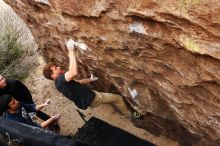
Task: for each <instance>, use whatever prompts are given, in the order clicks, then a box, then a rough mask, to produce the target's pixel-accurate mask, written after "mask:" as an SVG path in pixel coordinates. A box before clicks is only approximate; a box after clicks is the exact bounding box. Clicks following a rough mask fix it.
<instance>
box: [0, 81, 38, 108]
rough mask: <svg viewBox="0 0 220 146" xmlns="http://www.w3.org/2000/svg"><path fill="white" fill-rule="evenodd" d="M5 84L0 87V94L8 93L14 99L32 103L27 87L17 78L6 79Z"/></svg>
mask: <svg viewBox="0 0 220 146" xmlns="http://www.w3.org/2000/svg"><path fill="white" fill-rule="evenodd" d="M6 83H7V85H6V86H5V88H4V89H0V96H1V95H3V94H9V95H11V96H12V97H14V98H15V99H16V100H18V101H21V102H25V103H30V104H33V103H34V102H33V99H32V96H31V93H30V91H29V90H28V88H27V87H26V86H25V85H24V84H22V83H21V82H20V81H18V80H10V79H7V80H6Z"/></svg>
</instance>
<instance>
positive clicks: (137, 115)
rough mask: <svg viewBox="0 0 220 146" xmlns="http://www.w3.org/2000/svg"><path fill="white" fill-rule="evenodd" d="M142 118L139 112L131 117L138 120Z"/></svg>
mask: <svg viewBox="0 0 220 146" xmlns="http://www.w3.org/2000/svg"><path fill="white" fill-rule="evenodd" d="M140 117H141V114H140V113H138V112H137V111H135V112H133V113H132V115H131V118H132V119H138V118H140Z"/></svg>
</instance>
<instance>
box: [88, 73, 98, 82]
mask: <svg viewBox="0 0 220 146" xmlns="http://www.w3.org/2000/svg"><path fill="white" fill-rule="evenodd" d="M98 79H99V78H98V77H95V76H94V75H93V74H91V77H90V80H91V81H96V80H98Z"/></svg>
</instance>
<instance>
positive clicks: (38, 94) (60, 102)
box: [25, 57, 178, 146]
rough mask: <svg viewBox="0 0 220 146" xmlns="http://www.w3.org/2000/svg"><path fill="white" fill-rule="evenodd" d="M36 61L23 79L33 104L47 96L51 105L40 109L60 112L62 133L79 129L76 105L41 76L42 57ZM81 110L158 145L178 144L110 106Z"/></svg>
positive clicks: (45, 98) (172, 145) (173, 145)
mask: <svg viewBox="0 0 220 146" xmlns="http://www.w3.org/2000/svg"><path fill="white" fill-rule="evenodd" d="M38 62H39V63H38V66H37V67H36V68H35V69H34V70H33V71H32V72H31V74H30V76H29V77H28V78H27V79H26V81H25V84H26V85H27V86H28V88H29V89H30V90H31V93H32V95H33V98H34V101H35V103H36V104H39V103H42V102H44V101H46V100H47V99H51V100H52V102H51V104H50V105H49V106H48V107H46V108H45V109H43V111H45V112H46V113H47V114H49V115H52V114H56V113H60V114H61V118H60V119H59V124H60V126H61V133H62V134H64V135H67V134H75V133H76V132H77V131H78V128H80V127H82V126H83V125H84V121H83V120H82V119H81V117H80V116H79V114H78V112H77V111H76V110H77V107H76V106H75V105H74V103H73V102H71V101H70V100H68V99H67V98H66V97H64V96H62V95H61V94H60V93H59V92H58V91H57V90H56V88H55V85H54V82H53V81H50V80H47V79H45V78H44V77H43V75H42V68H43V66H44V65H45V62H44V61H43V59H42V58H41V57H39V59H38ZM80 111H81V112H82V113H83V114H85V115H86V119H89V118H90V117H92V116H95V117H97V118H100V119H102V120H104V121H107V122H108V123H109V124H111V125H114V126H116V127H119V128H121V129H124V130H126V131H128V132H130V133H132V134H134V135H136V136H138V137H140V138H142V139H145V140H148V141H150V142H152V143H154V144H156V145H158V146H178V144H177V143H176V142H174V141H172V140H169V139H168V138H166V137H163V136H160V137H156V136H154V135H151V134H149V133H148V132H147V131H145V130H143V129H140V128H137V127H135V126H134V125H133V123H131V121H129V120H128V119H126V118H124V117H122V116H121V115H120V114H119V113H117V112H116V111H115V110H114V109H113V108H112V106H110V105H102V106H99V107H97V108H94V109H88V110H86V111H84V110H80Z"/></svg>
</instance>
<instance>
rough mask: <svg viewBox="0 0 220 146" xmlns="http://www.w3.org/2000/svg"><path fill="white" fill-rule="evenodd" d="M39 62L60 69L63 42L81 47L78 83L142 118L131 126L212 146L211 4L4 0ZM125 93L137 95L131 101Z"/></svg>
mask: <svg viewBox="0 0 220 146" xmlns="http://www.w3.org/2000/svg"><path fill="white" fill-rule="evenodd" d="M5 1H6V2H7V3H8V4H10V5H11V6H12V7H13V9H14V10H15V11H16V12H17V14H18V15H19V16H20V17H22V18H23V19H24V20H25V21H26V22H27V24H28V26H29V28H30V29H31V31H32V33H33V35H34V37H35V39H36V41H37V43H38V45H39V49H40V50H41V51H42V53H43V55H44V57H45V59H46V60H47V61H51V60H53V61H56V62H59V63H62V64H63V65H64V66H66V65H67V64H68V58H67V51H66V48H65V44H64V42H65V41H66V40H67V39H68V38H73V39H75V40H78V41H81V42H84V43H86V44H87V45H88V46H89V48H90V50H91V52H84V53H83V54H82V53H80V52H79V53H78V58H79V63H80V71H81V73H82V76H81V77H86V76H88V75H89V73H90V72H93V73H94V74H96V75H97V76H99V77H100V81H99V82H98V83H96V84H95V85H94V86H96V87H97V88H99V90H102V91H111V92H118V93H120V94H122V95H124V96H125V99H126V100H127V101H129V102H130V103H131V105H132V106H133V107H135V108H137V109H138V110H139V111H140V112H142V113H143V114H145V116H144V119H142V120H139V121H135V123H136V124H137V126H139V127H142V128H144V129H146V130H148V131H149V132H151V133H153V134H156V135H160V134H163V135H166V136H168V137H170V138H172V139H175V140H177V141H178V142H179V143H180V144H181V145H190V146H191V145H199V146H200V145H216V146H217V145H220V99H219V95H220V60H219V59H220V33H219V30H220V15H219V12H220V1H219V0H212V1H208V0H169V1H166V0H120V1H117V0H32V1H30V0H17V1H15V0H5ZM128 87H130V88H131V89H136V90H137V92H138V96H137V97H136V98H135V99H133V98H131V96H130V94H129V92H128Z"/></svg>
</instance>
